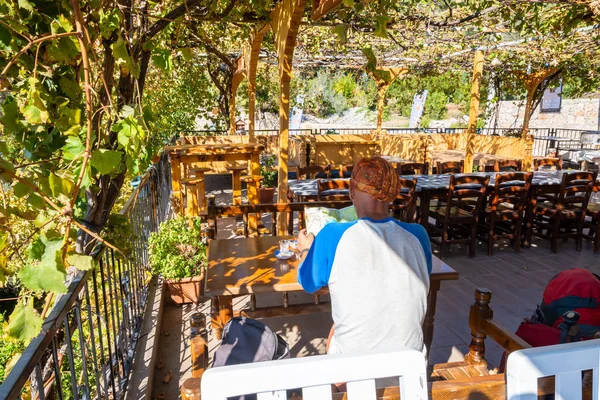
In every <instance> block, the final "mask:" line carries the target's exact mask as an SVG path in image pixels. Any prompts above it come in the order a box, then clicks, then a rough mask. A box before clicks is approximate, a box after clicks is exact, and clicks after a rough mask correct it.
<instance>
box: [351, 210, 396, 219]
mask: <svg viewBox="0 0 600 400" xmlns="http://www.w3.org/2000/svg"><path fill="white" fill-rule="evenodd" d="M356 215H357V216H358V218H369V219H372V220H374V221H379V220H382V219H386V218H389V216H390V215H389V213H388V212H387V211H385V212H381V211H375V210H371V212H366V211H363V212H359V210H356Z"/></svg>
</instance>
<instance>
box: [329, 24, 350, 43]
mask: <svg viewBox="0 0 600 400" xmlns="http://www.w3.org/2000/svg"><path fill="white" fill-rule="evenodd" d="M331 31H332V32H333V33H335V34H336V35H337V36H338V39H339V40H340V43H341V44H346V42H347V41H348V36H347V33H348V25H346V24H340V25H336V26H334V27H333V28H332V29H331Z"/></svg>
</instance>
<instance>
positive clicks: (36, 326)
mask: <svg viewBox="0 0 600 400" xmlns="http://www.w3.org/2000/svg"><path fill="white" fill-rule="evenodd" d="M42 322H43V321H42V318H41V317H40V316H39V315H38V314H37V313H36V312H35V310H34V309H33V300H32V299H29V301H28V302H27V304H24V301H23V299H21V300H20V301H19V302H18V303H17V306H16V307H15V309H14V310H13V312H12V314H11V315H10V319H9V320H8V327H7V329H8V334H9V335H10V336H12V337H13V338H15V339H18V340H22V341H23V342H25V343H29V342H30V341H31V339H33V338H34V337H36V336H37V335H38V333H40V330H41V329H42Z"/></svg>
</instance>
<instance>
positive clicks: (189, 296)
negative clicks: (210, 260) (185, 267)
mask: <svg viewBox="0 0 600 400" xmlns="http://www.w3.org/2000/svg"><path fill="white" fill-rule="evenodd" d="M165 285H167V288H168V289H169V294H170V295H171V300H173V302H174V303H175V304H188V303H198V302H199V301H200V298H201V297H202V296H204V274H202V275H200V276H193V277H191V278H183V279H181V280H178V281H175V280H168V279H167V280H165Z"/></svg>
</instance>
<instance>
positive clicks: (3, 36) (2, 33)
mask: <svg viewBox="0 0 600 400" xmlns="http://www.w3.org/2000/svg"><path fill="white" fill-rule="evenodd" d="M11 39H12V36H11V35H10V32H9V31H8V30H7V29H6V28H5V27H3V26H2V25H0V43H2V44H3V45H4V46H6V47H8V46H9V45H10V40H11Z"/></svg>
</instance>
